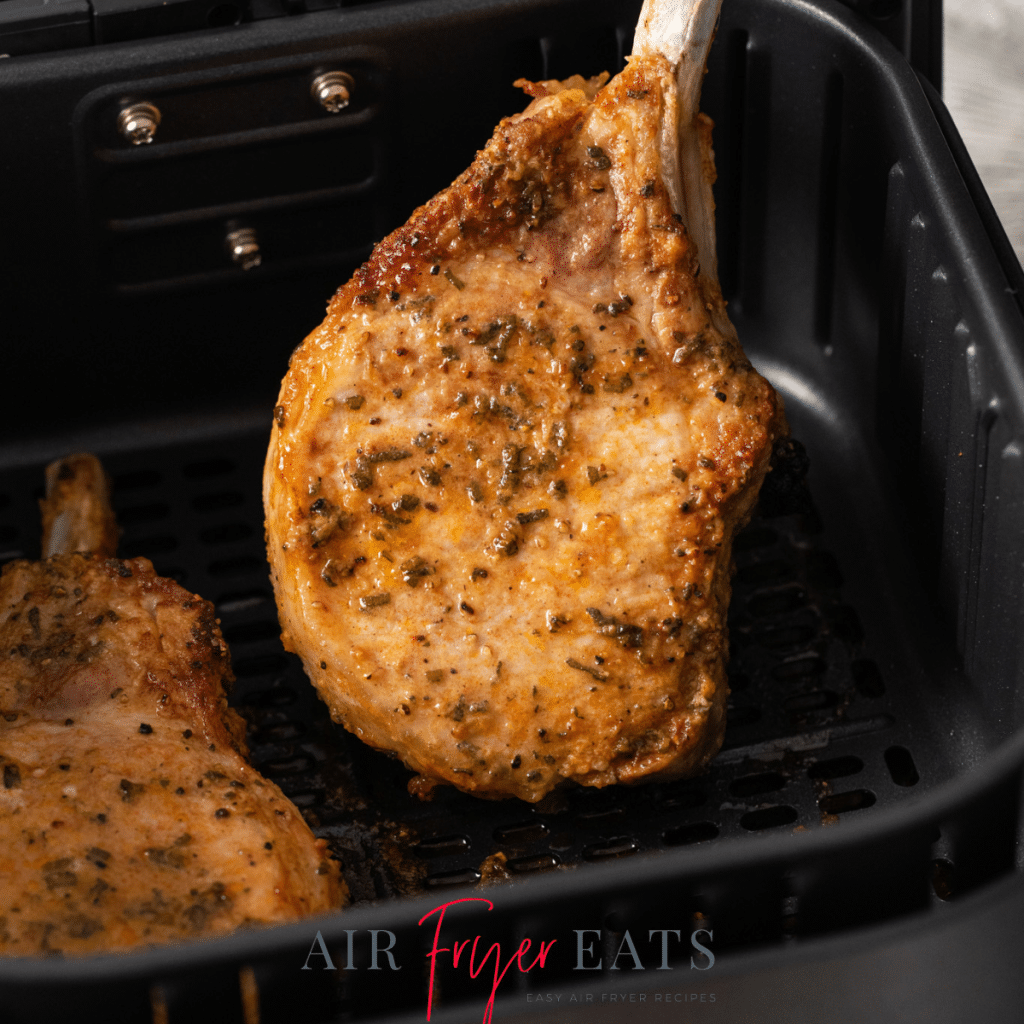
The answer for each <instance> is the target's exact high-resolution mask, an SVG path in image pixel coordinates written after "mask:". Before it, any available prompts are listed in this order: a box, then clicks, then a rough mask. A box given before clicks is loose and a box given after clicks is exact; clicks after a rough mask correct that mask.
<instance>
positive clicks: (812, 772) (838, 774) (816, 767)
mask: <svg viewBox="0 0 1024 1024" xmlns="http://www.w3.org/2000/svg"><path fill="white" fill-rule="evenodd" d="M863 767H864V762H863V761H862V760H861V759H860V758H859V757H854V756H853V754H847V755H846V756H845V757H833V758H832V759H831V760H830V761H819V762H818V763H817V764H812V765H811V767H810V768H808V769H807V776H808V778H811V779H841V778H844V777H845V776H847V775H856V774H857V772H859V771H861V770H862V769H863Z"/></svg>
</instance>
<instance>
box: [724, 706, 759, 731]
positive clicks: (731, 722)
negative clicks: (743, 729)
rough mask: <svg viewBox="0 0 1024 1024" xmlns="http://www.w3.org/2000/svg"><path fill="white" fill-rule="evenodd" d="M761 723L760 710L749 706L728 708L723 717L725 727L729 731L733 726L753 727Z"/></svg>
mask: <svg viewBox="0 0 1024 1024" xmlns="http://www.w3.org/2000/svg"><path fill="white" fill-rule="evenodd" d="M760 721H761V709H760V708H758V707H753V706H751V705H749V704H748V705H745V706H743V707H738V708H729V710H728V712H727V713H726V716H725V727H726V728H727V729H730V728H732V727H734V726H740V725H753V724H754V723H755V722H760Z"/></svg>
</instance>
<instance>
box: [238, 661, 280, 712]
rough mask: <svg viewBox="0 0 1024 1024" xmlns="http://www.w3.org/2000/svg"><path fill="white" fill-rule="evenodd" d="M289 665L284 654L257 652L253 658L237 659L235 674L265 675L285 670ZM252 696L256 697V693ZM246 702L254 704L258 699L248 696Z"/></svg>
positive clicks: (246, 675)
mask: <svg viewBox="0 0 1024 1024" xmlns="http://www.w3.org/2000/svg"><path fill="white" fill-rule="evenodd" d="M287 667H288V659H287V658H286V657H285V656H284V655H283V654H257V655H255V656H254V657H252V658H240V659H239V660H238V661H236V662H235V675H236V676H241V677H248V676H264V675H269V674H270V673H271V672H283V671H284V670H285V669H286V668H287ZM282 689H284V687H282ZM267 692H271V693H272V692H275V691H267ZM252 696H253V697H255V694H253V695H252ZM245 703H247V704H254V703H256V701H255V700H253V699H250V698H247V699H246V701H245Z"/></svg>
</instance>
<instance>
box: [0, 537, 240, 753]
mask: <svg viewBox="0 0 1024 1024" xmlns="http://www.w3.org/2000/svg"><path fill="white" fill-rule="evenodd" d="M0 595H2V596H3V597H4V598H6V601H7V607H6V608H4V609H2V613H3V614H4V617H3V619H0V650H2V651H4V652H5V653H6V663H5V665H4V666H3V668H2V669H0V713H2V712H18V711H22V710H23V711H28V712H30V713H31V714H33V715H40V714H42V715H44V716H45V715H46V714H47V713H49V712H50V711H52V713H53V714H54V716H55V717H59V715H60V714H61V711H60V710H59V709H60V708H61V707H69V706H73V705H74V703H75V702H76V700H77V699H78V697H77V695H76V694H74V693H71V692H68V693H65V692H64V690H65V687H74V685H75V683H76V678H77V676H78V674H79V673H80V672H81V670H82V668H83V667H84V666H86V665H88V664H89V663H91V662H92V661H95V660H96V659H98V658H100V657H104V656H106V652H108V651H110V650H113V651H121V652H124V653H126V654H127V655H129V656H132V655H134V656H136V657H138V658H139V660H140V661H141V662H142V663H144V664H145V665H146V667H147V671H146V672H145V673H144V675H142V676H141V680H142V681H141V683H140V685H141V687H142V689H143V691H145V692H149V693H152V694H153V695H155V696H156V697H157V699H158V700H160V702H161V703H162V704H164V705H166V706H167V709H168V711H172V712H175V713H180V715H181V717H183V718H187V719H191V720H194V721H195V722H196V724H197V725H198V726H199V727H200V728H202V730H203V732H204V734H205V735H206V736H208V737H209V741H210V742H212V743H223V744H226V745H228V746H230V747H231V748H233V749H234V750H236V751H238V752H239V753H240V754H243V755H244V753H245V751H246V747H245V724H244V722H243V721H242V719H241V718H240V716H239V715H238V714H237V713H236V712H235V711H233V710H232V709H231V708H229V707H228V703H227V696H226V693H225V690H224V687H225V686H226V685H230V683H231V682H232V681H233V679H234V676H233V675H232V672H231V661H230V657H229V654H228V648H227V644H226V643H225V642H224V638H223V637H222V636H221V632H220V627H219V626H218V625H217V622H216V616H215V612H214V608H213V605H212V604H211V603H210V602H209V601H204V600H203V599H202V598H199V597H196V596H195V595H194V594H190V593H189V592H188V591H187V590H185V589H184V588H183V587H180V586H179V585H178V584H177V583H175V582H174V581H173V580H170V579H166V578H165V577H162V576H158V575H157V574H156V572H155V571H154V569H153V566H152V563H151V562H150V561H149V560H148V559H146V558H132V559H124V560H121V559H114V558H110V559H104V560H99V559H92V558H88V557H85V556H83V555H80V554H73V555H58V556H55V557H53V558H50V559H48V560H46V561H45V562H38V563H36V562H27V561H16V562H11V563H9V564H8V565H6V566H4V570H3V576H2V577H0ZM147 607H148V608H149V609H150V610H148V611H147V610H144V609H146V608H147Z"/></svg>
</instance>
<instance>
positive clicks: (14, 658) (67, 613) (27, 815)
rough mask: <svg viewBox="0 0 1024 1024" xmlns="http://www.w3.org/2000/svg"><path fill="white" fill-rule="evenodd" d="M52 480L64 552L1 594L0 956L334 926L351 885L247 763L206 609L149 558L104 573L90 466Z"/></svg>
mask: <svg viewBox="0 0 1024 1024" xmlns="http://www.w3.org/2000/svg"><path fill="white" fill-rule="evenodd" d="M48 478H49V485H50V500H49V501H47V502H46V503H44V522H46V523H47V524H48V527H49V528H48V530H47V534H46V537H45V539H44V545H43V549H44V551H45V550H55V549H61V548H62V547H63V548H64V550H62V551H61V552H60V553H56V554H53V555H52V556H51V557H49V558H47V559H45V560H44V561H41V562H28V561H17V562H12V563H11V564H9V565H7V566H5V567H4V571H3V575H2V576H0V650H2V651H3V660H2V661H0V772H2V775H3V786H2V788H0V954H4V955H9V956H16V955H32V954H52V953H54V952H57V951H60V952H63V953H66V954H72V953H88V952H97V951H104V950H113V949H124V948H127V947H131V946H135V945H140V944H156V943H164V942H170V941H174V940H180V939H186V938H194V937H198V936H210V935H217V934H222V933H225V932H228V931H230V930H232V929H233V928H236V927H238V926H240V925H243V924H246V925H249V924H263V923H273V922H280V921H289V920H293V919H295V918H298V917H300V916H303V915H305V914H311V913H316V912H325V911H328V910H332V909H334V908H336V907H337V906H338V905H339V904H340V903H341V902H342V900H343V896H344V884H343V883H342V882H340V879H339V873H338V866H337V864H336V863H334V862H332V861H330V860H329V859H328V857H327V851H326V847H325V844H324V842H323V840H316V839H314V837H313V835H312V833H311V832H310V830H309V827H308V826H307V825H306V823H305V822H304V821H303V819H302V816H301V815H300V814H299V812H298V811H297V810H296V808H295V807H294V806H293V805H292V803H291V802H290V801H289V800H288V799H287V797H285V796H284V794H283V793H282V792H281V791H280V790H279V789H278V788H277V786H275V785H274V784H273V783H272V782H269V781H268V780H266V779H263V778H261V777H260V775H259V774H258V773H257V772H256V771H255V770H254V769H253V768H252V767H251V766H250V765H249V764H248V763H247V761H246V760H245V757H244V754H245V741H244V737H245V726H244V723H243V721H242V719H241V718H240V717H239V716H238V715H237V714H236V713H235V712H234V711H232V710H231V709H230V708H229V707H228V706H227V700H226V697H225V693H224V686H225V684H226V683H229V682H230V681H231V679H232V676H231V669H230V662H229V657H228V650H227V646H226V644H225V643H224V640H223V638H222V637H221V634H220V629H219V627H218V625H217V622H216V620H215V619H214V610H213V606H212V605H211V604H210V603H209V602H208V601H204V600H202V599H201V598H199V597H196V596H195V595H194V594H190V593H189V592H188V591H187V590H184V589H183V588H182V587H180V586H178V584H177V583H175V582H174V581H173V580H168V579H163V578H161V577H159V576H157V575H156V573H155V572H154V571H153V566H152V565H151V564H150V563H149V561H147V560H146V559H144V558H135V559H129V560H123V561H122V560H119V559H116V558H113V557H110V556H112V555H113V553H114V552H113V544H114V543H115V542H116V535H117V531H116V526H115V525H114V524H113V516H112V514H111V513H110V509H109V505H107V504H106V489H105V483H104V482H103V474H102V470H101V469H99V467H98V464H96V463H95V460H93V459H91V458H90V457H82V456H79V457H76V458H73V459H69V460H65V461H64V462H62V463H61V464H60V465H59V466H58V467H55V468H54V469H53V470H52V471H51V472H50V473H49V475H48ZM54 524H57V525H56V527H55V528H54ZM72 527H73V528H72ZM58 534H59V536H58ZM61 537H63V538H64V540H63V541H62V540H61ZM70 543H75V544H85V545H87V546H90V547H95V549H96V550H95V553H93V554H83V553H73V552H71V551H69V550H67V549H66V545H67V544H70Z"/></svg>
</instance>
